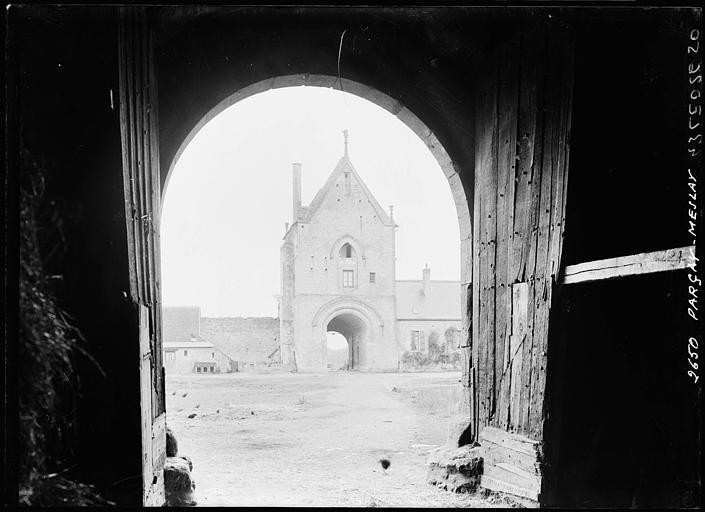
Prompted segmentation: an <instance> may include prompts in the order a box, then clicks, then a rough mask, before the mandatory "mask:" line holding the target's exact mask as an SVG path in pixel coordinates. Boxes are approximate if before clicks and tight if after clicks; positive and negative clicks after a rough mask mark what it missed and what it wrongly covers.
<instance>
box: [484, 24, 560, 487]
mask: <svg viewBox="0 0 705 512" xmlns="http://www.w3.org/2000/svg"><path fill="white" fill-rule="evenodd" d="M572 63H573V42H572V34H571V33H570V32H569V31H566V30H563V29H561V28H558V27H550V28H549V27H542V28H537V27H534V29H531V30H525V31H522V34H521V35H520V36H519V37H517V38H516V39H514V40H513V41H511V42H509V43H507V44H505V45H504V46H503V47H501V48H500V49H498V50H497V51H496V52H495V54H494V55H492V56H491V57H488V60H487V62H486V65H485V66H484V69H483V71H482V75H481V78H480V80H479V82H478V87H477V93H476V104H475V117H476V126H475V132H476V162H475V169H476V183H475V199H474V207H475V211H474V213H475V216H474V232H473V302H472V308H473V309H472V318H473V320H474V322H473V336H472V339H473V348H472V366H473V368H474V370H475V383H476V385H475V388H474V396H475V401H476V407H475V408H474V413H475V418H474V420H475V429H474V431H475V432H480V431H482V430H483V428H484V427H486V426H492V427H497V428H499V429H501V430H504V431H507V432H513V433H519V434H523V435H525V436H528V437H530V438H531V439H534V440H537V441H541V440H542V436H543V421H544V392H545V389H544V388H545V370H546V358H547V353H548V346H547V339H548V320H549V309H550V304H551V296H552V292H553V289H554V287H555V284H556V279H557V275H558V273H559V269H560V257H561V249H562V241H563V229H564V224H565V191H566V186H567V169H568V167H567V161H568V148H569V132H570V111H571V99H572V80H573V64H572ZM490 478H494V477H492V476H490Z"/></svg>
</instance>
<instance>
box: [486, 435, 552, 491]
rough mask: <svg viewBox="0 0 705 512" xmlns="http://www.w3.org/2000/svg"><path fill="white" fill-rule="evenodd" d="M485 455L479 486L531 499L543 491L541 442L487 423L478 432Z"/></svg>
mask: <svg viewBox="0 0 705 512" xmlns="http://www.w3.org/2000/svg"><path fill="white" fill-rule="evenodd" d="M479 441H480V452H481V453H482V458H483V473H482V477H481V480H480V486H481V487H484V488H486V489H490V490H493V491H501V492H505V493H508V494H512V495H514V496H520V497H522V498H527V499H529V500H532V501H535V502H536V503H537V504H538V500H539V497H540V494H541V467H540V444H539V443H538V442H537V441H535V440H533V439H529V438H528V437H525V436H521V435H518V434H510V433H508V432H505V431H504V430H500V429H497V428H493V427H485V428H484V429H483V430H482V432H480V436H479Z"/></svg>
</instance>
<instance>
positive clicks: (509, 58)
mask: <svg viewBox="0 0 705 512" xmlns="http://www.w3.org/2000/svg"><path fill="white" fill-rule="evenodd" d="M518 46H519V45H518V42H517V41H512V42H510V43H509V44H508V45H507V47H506V48H505V49H503V51H502V52H501V57H500V67H499V84H498V85H499V98H498V112H499V134H498V135H499V142H498V146H497V165H498V169H497V173H498V181H497V250H496V254H497V256H496V262H497V266H496V273H495V275H496V279H495V281H496V289H495V292H496V293H495V297H496V307H495V311H496V315H495V316H496V329H495V353H496V364H495V380H496V386H495V387H496V391H495V407H496V408H497V409H496V411H493V412H495V413H496V415H497V417H496V418H495V419H494V422H493V424H494V425H495V426H498V427H500V428H503V429H506V428H507V427H508V415H509V407H508V401H507V398H508V396H509V388H510V381H511V372H510V371H508V370H509V368H508V363H509V358H510V357H511V355H510V354H509V332H510V331H511V304H512V302H511V300H512V295H511V283H510V272H509V264H508V263H509V258H510V254H509V253H510V247H511V243H512V240H513V220H514V219H513V217H514V194H515V180H514V176H515V168H516V164H517V158H516V154H517V151H516V148H517V142H516V139H517V124H518V102H519V98H518V89H519V87H518V65H519V59H518V57H519V49H518Z"/></svg>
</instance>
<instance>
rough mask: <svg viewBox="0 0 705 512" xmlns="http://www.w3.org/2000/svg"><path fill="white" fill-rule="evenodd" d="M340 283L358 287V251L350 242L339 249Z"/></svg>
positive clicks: (347, 286)
mask: <svg viewBox="0 0 705 512" xmlns="http://www.w3.org/2000/svg"><path fill="white" fill-rule="evenodd" d="M338 285H339V286H342V287H343V288H357V253H356V251H355V249H354V248H353V246H352V244H350V243H348V242H346V243H344V244H343V245H342V246H341V247H340V250H339V251H338Z"/></svg>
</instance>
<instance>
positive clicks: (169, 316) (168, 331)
mask: <svg viewBox="0 0 705 512" xmlns="http://www.w3.org/2000/svg"><path fill="white" fill-rule="evenodd" d="M200 319H201V308H199V307H197V306H183V307H174V306H165V307H164V308H162V339H163V340H164V343H189V342H191V337H192V336H195V337H196V340H197V341H206V340H204V339H203V338H202V337H201V336H200ZM191 343H192V342H191Z"/></svg>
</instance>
